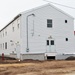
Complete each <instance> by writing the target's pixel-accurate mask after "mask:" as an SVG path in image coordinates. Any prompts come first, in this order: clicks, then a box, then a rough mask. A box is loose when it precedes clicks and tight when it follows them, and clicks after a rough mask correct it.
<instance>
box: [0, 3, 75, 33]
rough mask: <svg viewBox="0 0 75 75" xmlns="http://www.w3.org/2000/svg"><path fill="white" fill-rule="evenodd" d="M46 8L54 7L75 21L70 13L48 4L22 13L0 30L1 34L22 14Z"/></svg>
mask: <svg viewBox="0 0 75 75" xmlns="http://www.w3.org/2000/svg"><path fill="white" fill-rule="evenodd" d="M46 6H51V7H53V8H54V9H56V10H58V11H59V12H61V13H63V14H65V15H67V16H68V17H70V18H72V19H74V18H73V17H72V16H71V15H69V14H68V13H65V12H64V11H62V10H61V9H59V8H57V7H55V6H54V5H52V4H50V3H48V4H45V5H42V6H39V7H36V8H33V9H30V10H27V11H24V12H21V13H20V14H18V15H17V16H16V17H14V19H13V20H12V21H10V22H9V23H8V24H7V25H6V26H5V27H3V28H2V29H1V30H0V32H1V31H2V30H4V29H5V28H6V27H7V26H9V25H10V24H11V23H12V22H13V21H14V20H16V19H17V18H18V17H20V16H21V15H22V14H25V13H28V12H31V11H34V10H38V9H41V8H44V7H46Z"/></svg>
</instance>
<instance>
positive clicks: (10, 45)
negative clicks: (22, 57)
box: [0, 17, 20, 55]
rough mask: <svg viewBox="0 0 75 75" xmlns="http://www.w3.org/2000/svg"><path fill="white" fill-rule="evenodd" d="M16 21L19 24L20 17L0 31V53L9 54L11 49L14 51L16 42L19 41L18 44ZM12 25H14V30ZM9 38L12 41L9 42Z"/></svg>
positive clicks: (18, 32) (18, 33)
mask: <svg viewBox="0 0 75 75" xmlns="http://www.w3.org/2000/svg"><path fill="white" fill-rule="evenodd" d="M17 21H18V22H17ZM18 23H19V24H20V17H19V18H18V19H16V20H15V21H13V22H12V23H11V24H10V25H9V26H7V27H6V28H5V29H3V30H2V31H1V32H0V34H1V37H0V44H1V45H2V48H0V54H2V53H4V54H7V55H9V54H10V53H12V52H13V51H14V53H16V43H17V42H19V44H20V28H18V27H17V25H18ZM12 27H14V32H13V30H12ZM3 34H4V36H3ZM11 40H12V42H10V41H11ZM5 42H7V49H5ZM3 43H4V49H3Z"/></svg>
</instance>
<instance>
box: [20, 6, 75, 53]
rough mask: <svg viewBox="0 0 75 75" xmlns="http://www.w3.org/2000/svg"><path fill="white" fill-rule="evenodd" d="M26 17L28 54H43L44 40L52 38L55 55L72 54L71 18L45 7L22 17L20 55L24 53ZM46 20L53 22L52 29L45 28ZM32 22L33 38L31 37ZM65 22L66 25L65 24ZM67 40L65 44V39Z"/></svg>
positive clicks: (44, 48) (50, 7) (72, 28)
mask: <svg viewBox="0 0 75 75" xmlns="http://www.w3.org/2000/svg"><path fill="white" fill-rule="evenodd" d="M32 13H34V14H35V17H33V16H29V17H28V26H29V28H28V31H29V38H28V39H29V50H30V51H29V53H44V52H46V50H47V46H46V40H47V39H48V37H50V36H52V38H53V39H54V40H55V47H56V51H57V53H73V52H75V51H74V24H73V23H74V22H73V18H71V17H69V16H67V15H66V14H64V13H62V12H60V11H58V10H57V9H55V8H54V7H52V6H45V7H43V8H39V9H37V10H33V11H30V12H28V13H25V14H23V15H22V25H21V28H22V30H21V35H22V53H23V54H24V53H27V52H26V42H27V41H26V17H27V15H29V14H32ZM47 19H52V20H53V27H52V28H47ZM33 20H34V36H32V35H31V33H32V28H33ZM65 20H67V21H68V23H65ZM66 38H68V41H67V42H66V41H65V39H66Z"/></svg>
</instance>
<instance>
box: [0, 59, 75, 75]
mask: <svg viewBox="0 0 75 75" xmlns="http://www.w3.org/2000/svg"><path fill="white" fill-rule="evenodd" d="M0 75H75V60H62V61H55V60H53V61H33V60H24V61H18V60H4V61H2V60H0Z"/></svg>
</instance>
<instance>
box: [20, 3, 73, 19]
mask: <svg viewBox="0 0 75 75" xmlns="http://www.w3.org/2000/svg"><path fill="white" fill-rule="evenodd" d="M47 6H51V7H53V8H54V9H56V10H57V11H59V12H61V13H63V14H65V15H67V16H68V17H70V18H72V19H74V17H73V16H71V15H70V14H68V13H66V12H65V11H63V10H61V9H59V8H57V7H56V6H54V5H52V4H50V3H48V4H45V5H42V6H39V7H36V8H33V9H30V10H27V11H24V12H22V13H21V14H25V13H28V12H31V11H35V10H38V9H41V8H44V7H47Z"/></svg>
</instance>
